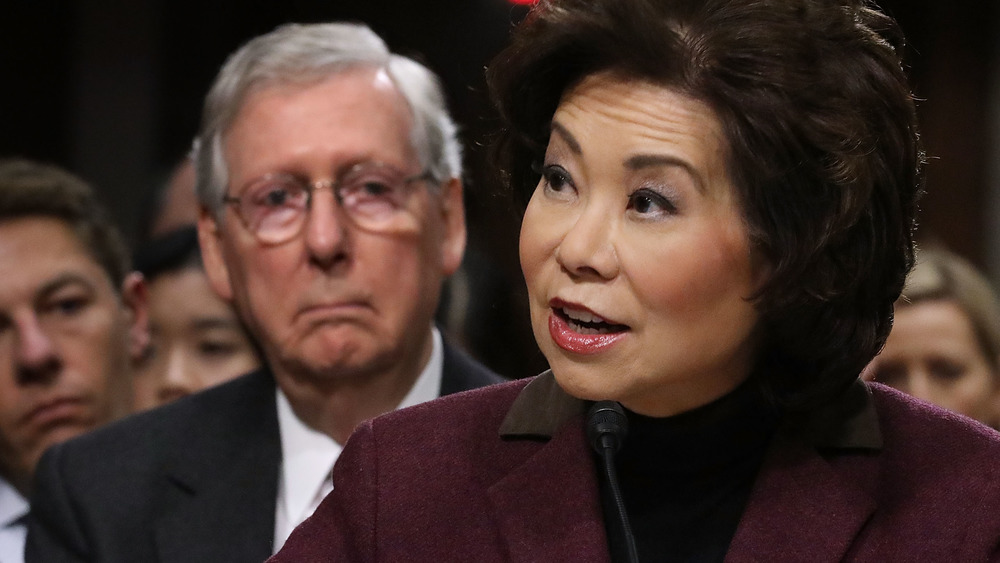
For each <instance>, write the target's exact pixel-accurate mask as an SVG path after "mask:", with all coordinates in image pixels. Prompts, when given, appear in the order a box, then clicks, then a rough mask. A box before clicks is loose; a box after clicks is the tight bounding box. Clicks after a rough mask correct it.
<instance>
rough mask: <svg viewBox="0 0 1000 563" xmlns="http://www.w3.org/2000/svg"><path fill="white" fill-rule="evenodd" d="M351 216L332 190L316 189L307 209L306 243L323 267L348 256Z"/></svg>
mask: <svg viewBox="0 0 1000 563" xmlns="http://www.w3.org/2000/svg"><path fill="white" fill-rule="evenodd" d="M348 221H349V219H348V217H347V214H346V213H345V212H344V210H343V208H342V207H341V206H340V204H339V203H337V200H336V198H335V196H334V194H333V193H332V191H331V190H317V191H315V192H313V196H312V201H311V202H310V205H309V208H308V209H307V210H306V226H305V232H304V236H305V243H306V249H307V250H308V251H309V255H310V258H311V259H312V260H313V261H314V262H316V263H318V264H319V265H321V266H323V267H328V266H330V265H332V264H335V263H337V262H340V261H342V260H344V259H345V258H346V257H347V255H348V253H347V244H348V231H347V223H348Z"/></svg>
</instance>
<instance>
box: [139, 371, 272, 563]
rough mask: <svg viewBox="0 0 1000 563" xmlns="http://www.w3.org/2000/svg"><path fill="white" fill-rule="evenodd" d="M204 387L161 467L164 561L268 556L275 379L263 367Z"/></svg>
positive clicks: (159, 529) (159, 534)
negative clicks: (216, 385) (192, 417)
mask: <svg viewBox="0 0 1000 563" xmlns="http://www.w3.org/2000/svg"><path fill="white" fill-rule="evenodd" d="M206 393H211V395H207V394H206V395H205V396H204V397H203V399H204V402H203V404H202V408H201V409H200V410H198V411H197V412H198V413H200V416H199V417H198V420H191V421H189V423H188V424H187V425H186V427H185V432H184V433H183V434H179V435H178V436H176V437H175V438H176V440H177V442H175V443H174V446H173V447H174V448H175V450H176V451H175V452H171V457H170V461H169V462H168V464H167V465H166V466H165V468H164V471H163V474H164V479H165V481H166V482H165V485H164V488H163V490H162V496H163V498H162V499H161V500H162V505H161V506H163V507H164V510H163V512H162V515H161V517H160V518H159V520H158V521H157V522H156V523H155V525H154V526H155V532H154V534H155V537H156V542H157V549H158V551H159V556H160V561H163V562H181V561H223V560H226V561H243V560H247V561H263V560H264V559H266V558H267V557H269V556H270V555H271V551H272V543H273V539H274V509H275V499H276V498H277V484H278V470H279V467H280V463H281V449H280V438H279V436H278V422H277V406H276V403H275V384H274V379H273V377H272V376H271V374H270V373H269V372H268V371H266V370H260V371H256V372H253V373H251V374H248V375H246V376H243V377H241V378H239V379H238V380H236V381H233V382H232V383H230V384H226V385H224V386H222V387H219V388H216V389H215V390H210V391H208V392H206ZM206 409H215V410H214V412H211V413H210V414H203V413H204V412H205V411H206ZM181 441H183V442H184V443H181ZM150 494H153V493H150Z"/></svg>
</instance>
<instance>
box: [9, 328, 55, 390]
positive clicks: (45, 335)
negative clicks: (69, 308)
mask: <svg viewBox="0 0 1000 563" xmlns="http://www.w3.org/2000/svg"><path fill="white" fill-rule="evenodd" d="M15 324H16V328H17V331H16V339H17V342H16V343H15V352H14V354H15V361H16V363H17V374H18V375H17V377H18V382H19V383H22V384H28V383H44V382H47V381H48V380H50V379H51V378H52V377H54V376H55V375H56V374H57V373H58V372H59V369H60V366H61V361H60V359H59V353H58V349H57V347H56V343H55V341H54V340H53V338H52V335H51V334H50V333H49V331H48V330H47V329H46V327H45V326H43V323H42V322H41V321H40V319H39V318H38V316H37V315H35V314H34V313H31V314H26V315H22V316H21V317H20V318H18V319H17V320H16V321H15Z"/></svg>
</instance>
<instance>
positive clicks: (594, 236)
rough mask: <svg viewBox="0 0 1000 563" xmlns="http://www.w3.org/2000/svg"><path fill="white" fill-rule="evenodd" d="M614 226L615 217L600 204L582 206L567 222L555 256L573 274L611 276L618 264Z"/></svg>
mask: <svg viewBox="0 0 1000 563" xmlns="http://www.w3.org/2000/svg"><path fill="white" fill-rule="evenodd" d="M614 230H615V221H614V220H613V219H612V217H610V216H609V214H608V213H606V212H605V211H604V209H603V208H602V207H601V206H599V205H597V204H594V203H592V204H590V205H587V206H585V207H584V208H583V209H582V210H581V213H580V214H579V215H578V216H576V217H575V218H574V219H572V220H571V221H569V222H568V227H567V230H566V233H565V234H564V235H563V237H562V240H561V241H560V243H559V245H558V246H557V247H556V251H555V252H556V260H558V261H559V264H560V265H561V266H562V267H563V269H565V270H566V271H567V272H569V274H570V275H572V276H579V277H595V278H601V279H613V278H614V277H615V276H617V275H618V267H619V263H618V255H617V252H616V250H615V245H614V241H613V236H614Z"/></svg>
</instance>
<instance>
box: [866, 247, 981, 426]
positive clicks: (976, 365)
mask: <svg viewBox="0 0 1000 563" xmlns="http://www.w3.org/2000/svg"><path fill="white" fill-rule="evenodd" d="M865 378H866V379H869V380H874V381H878V382H881V383H885V384H886V385H890V386H892V387H895V388H896V389H899V390H900V391H903V392H905V393H909V394H910V395H913V396H914V397H917V398H920V399H924V400H926V401H929V402H931V403H934V404H936V405H938V406H941V407H944V408H946V409H948V410H951V411H954V412H957V413H959V414H963V415H966V416H969V417H971V418H974V419H976V420H978V421H980V422H982V423H984V424H988V425H990V426H993V427H994V428H997V427H998V424H1000V408H998V407H1000V401H998V397H1000V393H998V391H1000V300H998V298H997V293H996V291H994V288H993V287H992V286H991V284H990V282H989V281H988V280H987V279H986V278H985V276H983V275H982V274H981V273H980V272H979V271H977V270H976V269H975V268H974V267H973V266H972V265H971V264H969V263H968V262H967V261H965V260H964V259H962V258H961V257H959V256H957V255H955V254H954V253H951V252H948V251H946V250H943V249H934V250H924V251H921V252H920V254H919V255H918V257H917V265H916V267H915V268H914V269H913V271H912V272H910V275H909V276H908V277H907V279H906V287H905V289H904V290H903V295H902V296H901V297H900V298H899V300H898V301H897V302H896V320H895V324H894V325H893V328H892V332H891V333H890V334H889V339H888V340H887V341H886V344H885V348H884V349H883V350H882V352H881V353H880V354H879V355H878V356H876V357H875V359H874V360H873V361H872V363H871V365H870V366H869V367H868V369H867V370H866V372H865Z"/></svg>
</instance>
